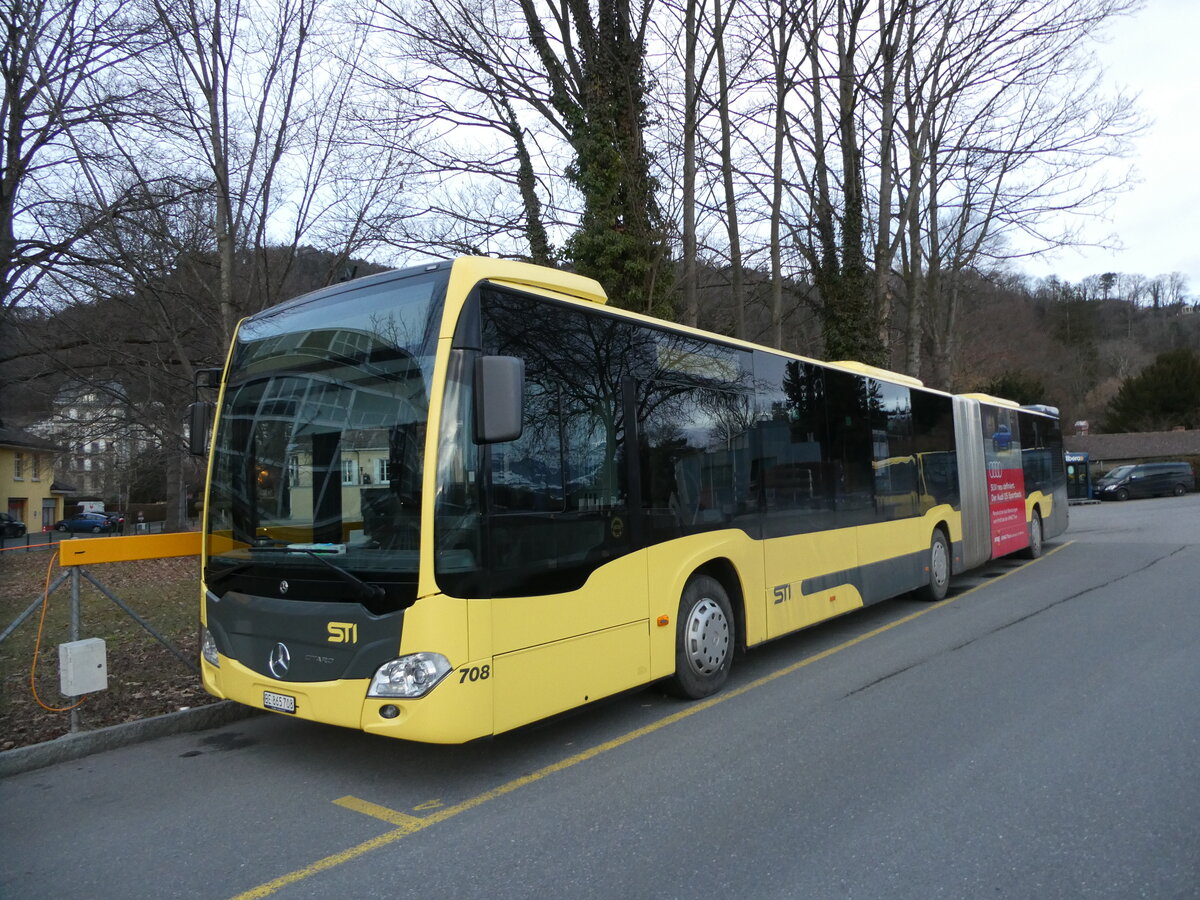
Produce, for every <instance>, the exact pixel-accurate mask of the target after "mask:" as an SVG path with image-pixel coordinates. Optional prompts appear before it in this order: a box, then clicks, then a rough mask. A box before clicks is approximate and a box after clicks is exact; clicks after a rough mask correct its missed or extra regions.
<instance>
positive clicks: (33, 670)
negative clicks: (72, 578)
mask: <svg viewBox="0 0 1200 900" xmlns="http://www.w3.org/2000/svg"><path fill="white" fill-rule="evenodd" d="M57 559H58V551H57V550H55V551H54V553H53V554H52V555H51V556H50V562H49V564H48V565H47V566H46V583H45V585H44V586H43V588H42V614H41V616H39V617H38V630H37V640H36V641H34V644H33V665H31V666H30V667H29V689H30V690H31V691H32V692H33V699H34V700H36V701H37V705H38V706H40V707H41V708H42V709H45V710H48V711H50V712H70V711H71V710H73V709H75V707H77V706H79V705H80V704H81V703H83V701H84V700H86V699H87V698H88V697H89V696H90V695H88V694H84V695H83V696H82V697H80V698H79V700H78V702H76V703H74V704H72V705H71V706H47V705H46V704H45V703H43V702H42V698H41V697H39V696H38V692H37V661H38V652H39V651H40V650H41V647H42V627H43V626H44V625H45V624H46V610H47V609H49V608H50V572H51V571H52V570H53V569H54V562H55V560H57Z"/></svg>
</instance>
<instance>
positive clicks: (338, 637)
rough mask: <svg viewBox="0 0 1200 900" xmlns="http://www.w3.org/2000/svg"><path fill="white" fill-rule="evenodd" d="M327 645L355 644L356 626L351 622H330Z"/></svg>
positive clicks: (356, 636)
mask: <svg viewBox="0 0 1200 900" xmlns="http://www.w3.org/2000/svg"><path fill="white" fill-rule="evenodd" d="M329 643H331V644H357V643H358V626H357V625H356V624H354V623H353V622H330V623H329Z"/></svg>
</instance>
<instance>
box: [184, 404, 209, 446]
mask: <svg viewBox="0 0 1200 900" xmlns="http://www.w3.org/2000/svg"><path fill="white" fill-rule="evenodd" d="M212 411H213V404H212V401H210V400H197V401H195V402H194V403H192V404H191V405H190V406H189V407H188V449H189V450H191V452H192V456H204V455H205V454H206V453H208V433H209V431H210V430H211V429H212Z"/></svg>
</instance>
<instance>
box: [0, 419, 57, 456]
mask: <svg viewBox="0 0 1200 900" xmlns="http://www.w3.org/2000/svg"><path fill="white" fill-rule="evenodd" d="M0 447H11V448H12V449H14V450H47V451H49V452H51V453H65V452H66V447H60V446H59V445H58V444H56V443H54V442H53V441H48V440H46V439H45V438H40V437H38V436H37V435H36V434H30V433H29V432H28V431H21V429H19V428H8V427H6V426H4V425H0Z"/></svg>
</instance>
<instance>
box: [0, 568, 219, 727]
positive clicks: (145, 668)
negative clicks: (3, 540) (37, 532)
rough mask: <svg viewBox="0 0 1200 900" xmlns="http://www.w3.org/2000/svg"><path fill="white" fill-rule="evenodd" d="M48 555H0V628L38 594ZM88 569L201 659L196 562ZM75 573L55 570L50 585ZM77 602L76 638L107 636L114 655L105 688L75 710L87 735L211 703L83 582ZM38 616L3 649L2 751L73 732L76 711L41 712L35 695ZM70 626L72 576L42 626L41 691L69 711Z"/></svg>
mask: <svg viewBox="0 0 1200 900" xmlns="http://www.w3.org/2000/svg"><path fill="white" fill-rule="evenodd" d="M51 557H52V554H51V552H50V551H47V550H39V551H24V550H20V551H17V550H9V551H2V552H0V631H3V630H4V629H6V628H7V627H8V625H9V624H10V623H11V622H13V621H15V620H16V618H17V617H18V616H19V615H21V613H23V612H24V611H25V609H26V608H27V607H29V606H30V604H31V603H33V602H34V600H36V599H37V598H38V597H39V596H41V594H42V591H43V586H44V584H45V582H46V571H47V565H48V564H49V563H50V561H51ZM86 568H87V571H88V573H89V574H90V575H91V576H92V577H93V578H95V579H96V580H97V581H99V582H100V583H101V584H103V585H104V586H105V587H106V588H107V589H108V590H109V592H110V593H112V594H113V595H115V596H117V597H119V598H120V599H121V600H122V601H123V602H124V603H125V604H126V605H127V606H128V607H129V608H130V609H132V610H133V611H134V612H136V613H137V614H138V615H139V616H141V617H142V618H143V619H145V620H146V622H148V623H149V624H150V625H151V626H152V627H153V628H154V629H155V630H156V631H157V632H158V633H159V634H161V635H162V636H163V637H164V638H166V639H167V640H169V641H171V642H172V643H174V644H175V645H176V646H177V647H178V648H179V649H180V650H181V651H183V653H184V655H185V656H186V657H187V658H188V659H196V657H197V653H198V650H197V644H196V642H197V629H198V623H199V618H200V601H199V594H200V581H199V561H198V560H197V559H196V558H194V557H190V558H178V559H153V560H137V561H133V562H121V563H105V564H101V565H92V566H88V567H86ZM69 571H70V570H69V569H63V568H61V567H59V566H58V565H57V563H55V564H54V565H53V566H52V568H51V572H50V581H51V582H53V581H54V579H55V578H57V577H58V576H59V575H60V574H62V573H64V572H69ZM79 597H80V628H79V637H80V638H92V637H98V638H103V639H104V641H105V644H106V651H107V657H108V689H107V690H104V691H98V692H97V693H95V694H92V695H90V696H89V697H88V698H87V699H86V700H85V701H84V702H83V704H82V705H81V706H79V708H78V712H79V723H80V728H81V729H82V730H89V731H90V730H93V729H96V728H103V727H105V726H107V725H116V724H119V723H121V722H132V721H135V720H137V719H142V718H146V717H148V716H156V715H162V714H163V713H169V712H174V711H176V710H178V709H179V708H181V707H184V706H199V705H202V704H205V703H211V702H214V701H215V698H214V697H212V696H210V695H209V694H207V693H206V692H205V691H204V689H203V688H202V687H201V686H200V678H199V676H198V675H197V674H196V673H195V672H193V671H192V670H191V669H189V668H188V667H187V666H185V665H184V664H183V663H182V662H181V661H180V660H179V659H178V658H177V657H176V656H175V655H174V654H172V653H171V652H170V651H169V650H167V649H166V648H165V647H163V646H162V645H161V644H159V643H158V641H156V640H155V639H154V638H153V637H151V635H150V634H149V633H147V632H146V631H145V630H144V629H143V628H142V627H141V626H140V625H138V624H137V623H136V622H135V621H134V620H133V619H131V618H130V617H129V616H127V615H126V614H125V613H124V612H123V611H122V610H121V609H120V608H119V607H118V606H117V605H116V604H115V603H113V602H112V601H111V600H109V599H108V597H106V596H104V594H102V593H101V592H100V591H99V590H97V589H96V588H95V587H94V586H93V585H92V584H91V583H89V582H88V581H87V580H86V579H84V578H81V579H80V592H79ZM39 613H40V609H39V610H37V611H35V612H34V613H33V615H31V616H30V617H29V618H27V619H26V620H25V621H24V622H23V623H22V624H21V625H20V627H19V628H18V629H17V630H16V631H14V632H13V633H12V634H11V635H9V636H8V638H6V639H5V641H4V642H3V643H0V750H10V749H12V748H14V747H22V746H25V745H27V744H35V743H39V742H41V741H46V740H50V739H52V738H55V737H59V736H61V735H64V734H66V733H67V732H68V731H69V730H70V714H69V713H67V712H50V711H47V710H44V709H42V708H41V706H39V705H38V703H37V702H36V701H35V700H34V698H33V694H32V691H31V690H30V677H29V675H30V664H31V662H32V660H33V652H34V646H35V643H36V641H37V634H38V619H39ZM70 621H71V581H70V579H69V578H68V579H67V580H66V581H65V582H64V583H63V584H62V585H61V586H60V587H58V588H57V589H56V590H55V591H54V592H53V593H51V594H50V599H49V606H48V608H47V611H46V618H45V624H44V626H43V628H42V637H41V650H40V652H39V654H38V665H37V691H38V696H39V697H40V698H41V700H42V702H43V703H45V704H46V705H47V706H56V707H62V706H70V705H71V703H72V702H74V701H73V700H71V699H69V698H65V697H63V696H62V695H61V694H60V693H59V672H58V645H59V644H60V643H63V642H66V641H69V640H70Z"/></svg>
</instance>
